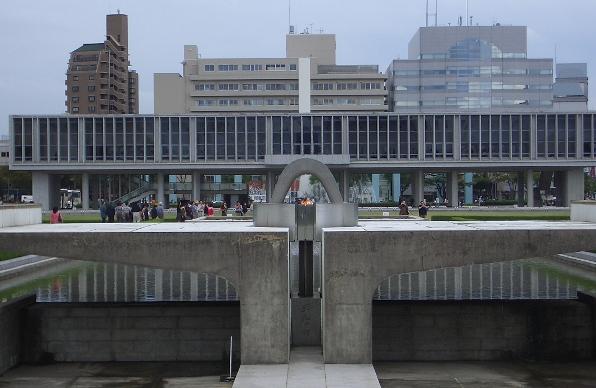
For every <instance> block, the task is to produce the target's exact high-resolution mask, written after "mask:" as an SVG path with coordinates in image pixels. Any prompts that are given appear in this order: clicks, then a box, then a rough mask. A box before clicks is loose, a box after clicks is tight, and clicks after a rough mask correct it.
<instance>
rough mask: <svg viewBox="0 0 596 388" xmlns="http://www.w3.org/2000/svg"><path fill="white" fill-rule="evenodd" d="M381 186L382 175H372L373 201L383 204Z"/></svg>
mask: <svg viewBox="0 0 596 388" xmlns="http://www.w3.org/2000/svg"><path fill="white" fill-rule="evenodd" d="M380 186H381V174H372V201H373V202H381V200H380V198H379V197H380Z"/></svg>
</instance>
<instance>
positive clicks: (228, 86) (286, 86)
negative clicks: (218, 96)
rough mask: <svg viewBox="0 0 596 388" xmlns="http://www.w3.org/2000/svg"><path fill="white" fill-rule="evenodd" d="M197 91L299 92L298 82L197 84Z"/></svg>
mask: <svg viewBox="0 0 596 388" xmlns="http://www.w3.org/2000/svg"><path fill="white" fill-rule="evenodd" d="M195 90H197V91H201V92H202V91H216V90H219V91H229V90H231V91H239V90H243V91H248V90H253V91H254V90H259V91H265V90H276V91H277V90H298V82H290V83H246V84H237V83H217V84H216V83H207V82H199V83H196V84H195Z"/></svg>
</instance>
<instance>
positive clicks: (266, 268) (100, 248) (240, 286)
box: [0, 223, 290, 364]
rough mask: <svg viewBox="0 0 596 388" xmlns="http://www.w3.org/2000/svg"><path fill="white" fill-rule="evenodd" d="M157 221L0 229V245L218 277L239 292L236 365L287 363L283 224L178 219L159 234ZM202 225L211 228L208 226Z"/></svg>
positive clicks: (286, 307)
mask: <svg viewBox="0 0 596 388" xmlns="http://www.w3.org/2000/svg"><path fill="white" fill-rule="evenodd" d="M245 224H246V223H245ZM159 225H160V224H153V225H151V226H145V227H143V226H141V227H139V226H138V224H99V225H98V224H88V225H86V226H85V225H80V224H79V225H76V224H64V225H58V226H59V227H60V228H57V227H56V225H49V224H48V225H44V224H42V225H29V226H26V227H22V228H25V229H17V228H8V229H0V249H6V250H9V249H10V250H16V249H17V248H18V249H19V250H22V248H23V247H24V246H27V251H28V252H29V253H32V254H39V255H45V256H57V257H61V258H66V259H75V260H88V261H95V262H111V263H121V264H130V265H140V266H146V267H153V268H168V269H173V270H180V271H193V272H199V273H212V274H216V275H218V276H222V277H224V278H226V279H228V280H229V281H230V282H232V283H233V284H234V286H235V287H236V290H237V291H238V295H239V298H240V314H241V349H242V357H241V358H242V363H243V364H277V363H287V362H288V357H289V343H290V342H289V333H290V331H289V308H290V307H289V289H288V266H289V264H288V254H289V252H288V232H287V229H284V230H283V231H279V232H274V231H267V230H266V229H261V230H264V231H259V229H258V228H255V229H254V232H246V231H238V230H236V231H234V230H228V229H227V228H226V229H222V230H221V231H219V232H209V231H206V230H205V229H200V228H201V226H200V225H199V224H196V223H195V224H191V223H185V224H183V225H182V226H181V225H178V228H182V229H179V231H178V232H167V231H163V229H161V231H160V230H159V229H160V228H159ZM245 228H246V226H245ZM151 229H153V230H154V231H153V232H143V230H146V231H149V230H151ZM166 229H167V227H166ZM209 229H210V230H217V228H215V229H214V226H213V225H210V226H209ZM25 230H29V232H27V231H25ZM102 230H103V231H102ZM269 230H271V228H269ZM222 232H225V233H222ZM63 241H68V244H64V243H62V242H63ZM197 246H200V247H201V248H200V249H197ZM214 258H217V259H216V260H215V259H214Z"/></svg>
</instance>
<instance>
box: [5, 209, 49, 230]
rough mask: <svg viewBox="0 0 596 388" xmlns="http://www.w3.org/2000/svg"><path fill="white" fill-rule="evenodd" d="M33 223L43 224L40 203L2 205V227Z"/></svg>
mask: <svg viewBox="0 0 596 388" xmlns="http://www.w3.org/2000/svg"><path fill="white" fill-rule="evenodd" d="M33 224H41V206H40V205H2V206H0V228H6V227H8V226H21V225H33Z"/></svg>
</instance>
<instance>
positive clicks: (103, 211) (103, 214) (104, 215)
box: [99, 198, 108, 223]
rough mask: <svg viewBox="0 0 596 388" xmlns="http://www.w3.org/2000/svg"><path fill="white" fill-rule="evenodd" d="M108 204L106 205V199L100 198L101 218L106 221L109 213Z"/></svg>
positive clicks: (103, 221)
mask: <svg viewBox="0 0 596 388" xmlns="http://www.w3.org/2000/svg"><path fill="white" fill-rule="evenodd" d="M106 210H107V206H106V201H104V199H103V198H102V199H100V200H99V217H100V218H101V222H102V223H105V222H106V219H107V218H108V214H107V211H106Z"/></svg>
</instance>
